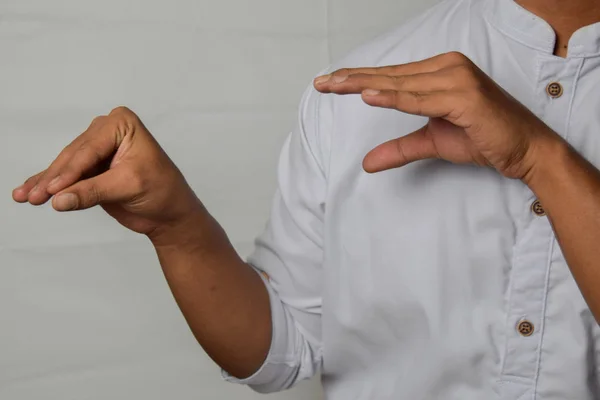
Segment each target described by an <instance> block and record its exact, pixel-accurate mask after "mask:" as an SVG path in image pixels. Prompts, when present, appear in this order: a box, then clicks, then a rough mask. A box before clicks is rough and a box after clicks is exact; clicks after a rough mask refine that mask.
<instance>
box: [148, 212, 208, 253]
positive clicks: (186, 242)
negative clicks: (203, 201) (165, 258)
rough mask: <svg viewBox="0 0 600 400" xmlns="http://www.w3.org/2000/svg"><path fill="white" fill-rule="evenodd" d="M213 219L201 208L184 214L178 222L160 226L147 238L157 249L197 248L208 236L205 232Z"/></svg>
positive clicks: (174, 221) (165, 223)
mask: <svg viewBox="0 0 600 400" xmlns="http://www.w3.org/2000/svg"><path fill="white" fill-rule="evenodd" d="M211 219H212V217H211V216H210V215H209V214H208V212H207V211H206V209H204V207H203V206H201V205H200V206H199V207H197V208H194V209H192V210H189V211H188V212H185V213H183V214H182V216H181V217H180V218H178V219H177V220H171V221H168V222H164V223H162V224H160V225H158V226H157V227H156V228H155V229H153V230H152V232H150V233H148V234H147V235H146V236H147V237H148V239H150V242H151V243H152V245H153V246H154V247H155V248H157V249H161V248H172V247H179V248H186V247H197V246H198V244H199V243H200V242H201V241H202V236H206V234H205V233H203V232H204V231H206V230H207V226H208V225H209V224H210V222H209V221H210V220H211Z"/></svg>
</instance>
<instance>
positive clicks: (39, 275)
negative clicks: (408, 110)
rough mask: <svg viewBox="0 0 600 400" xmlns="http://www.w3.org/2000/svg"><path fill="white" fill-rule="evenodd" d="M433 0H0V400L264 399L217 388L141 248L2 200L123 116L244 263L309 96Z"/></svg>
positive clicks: (91, 215) (132, 240) (86, 216)
mask: <svg viewBox="0 0 600 400" xmlns="http://www.w3.org/2000/svg"><path fill="white" fill-rule="evenodd" d="M434 2H437V0H427V1H424V0H420V1H418V2H417V1H412V0H301V1H300V0H103V1H98V0H96V1H92V0H0V135H2V141H1V142H0V189H1V196H0V399H2V400H37V399H43V400H70V399H73V400H88V399H90V400H92V399H93V400H100V399H102V400H108V399H110V400H121V399H122V400H167V399H169V400H170V399H173V400H186V399H258V398H261V396H260V395H258V394H255V393H253V392H251V391H250V390H249V389H247V388H245V387H241V386H236V385H231V384H227V383H224V382H222V381H221V378H220V374H219V369H218V368H217V367H216V366H215V365H214V364H213V363H212V361H210V359H209V358H208V357H207V356H206V355H205V354H204V352H203V351H202V349H201V348H200V347H199V346H198V345H197V343H196V342H195V341H194V339H193V337H192V335H191V333H190V332H189V330H188V328H187V325H186V324H185V322H184V320H183V318H182V316H181V314H180V312H179V310H178V309H177V307H176V305H175V303H174V301H173V298H172V296H171V293H170V292H169V290H168V288H167V285H166V283H165V281H164V278H163V276H162V272H161V270H160V267H159V265H158V262H157V260H156V258H155V254H154V252H153V249H152V248H151V246H150V245H149V243H148V242H147V241H146V240H145V238H143V237H140V236H137V235H135V234H132V233H130V232H127V231H126V230H125V229H124V228H122V227H121V226H119V225H118V224H117V223H116V222H114V221H113V220H111V219H110V218H109V217H107V216H106V215H104V214H103V212H102V211H101V210H100V209H93V210H89V211H86V212H78V213H72V214H59V213H56V212H54V211H53V210H52V209H51V208H50V207H49V206H48V205H46V206H41V207H32V206H27V205H17V204H13V202H12V200H11V189H12V188H13V187H15V186H17V185H19V184H20V183H22V181H23V180H24V179H25V178H26V177H28V176H30V175H32V174H34V173H36V172H38V171H39V170H41V169H44V168H45V167H46V166H47V165H48V163H49V162H50V161H52V159H53V158H54V157H55V156H56V155H57V154H58V152H59V151H60V150H61V149H62V148H63V147H64V146H65V145H66V144H68V143H69V142H70V141H71V140H72V139H73V138H74V137H75V136H76V135H78V134H79V133H80V132H82V131H83V130H85V129H86V128H87V126H88V125H89V123H90V121H91V120H92V119H93V118H94V117H95V116H96V115H100V114H106V113H108V112H109V111H110V110H111V109H112V108H114V107H115V106H118V105H127V106H129V107H130V108H132V109H133V110H134V111H136V112H137V113H138V114H139V115H140V117H141V118H142V119H143V121H144V122H145V123H146V125H147V126H148V128H149V129H150V131H151V132H153V134H154V135H155V136H156V137H157V138H158V140H159V142H160V143H161V144H162V145H163V146H164V148H165V149H166V151H167V152H168V153H169V154H170V155H171V157H172V158H173V159H174V160H175V162H176V163H177V164H178V165H179V166H180V168H181V169H182V170H183V172H184V173H185V175H186V177H187V178H188V180H189V182H190V184H191V185H192V186H193V187H194V189H195V190H196V192H197V193H198V195H199V196H200V198H201V199H202V200H203V201H204V203H205V204H206V206H207V207H208V209H209V210H210V211H211V212H212V213H213V215H215V216H216V217H217V218H218V220H219V221H220V222H221V223H222V225H223V226H224V227H225V229H226V230H227V232H228V233H229V235H230V238H231V240H232V242H233V243H234V245H235V247H236V248H237V249H238V251H239V252H240V253H242V254H243V255H247V254H248V253H249V252H250V251H251V249H252V242H253V239H254V237H255V236H256V234H257V233H259V232H260V230H261V229H262V228H263V226H264V224H265V221H266V217H267V213H268V210H269V207H270V202H271V197H272V195H273V192H274V189H275V169H274V168H275V165H276V161H277V157H278V153H279V148H280V146H281V144H282V142H283V140H284V138H285V137H286V135H287V134H288V132H289V131H290V129H291V128H292V126H293V124H294V123H295V121H296V108H297V105H298V102H299V99H300V96H301V94H302V92H303V90H304V89H305V87H306V86H307V85H308V84H310V82H311V80H312V78H313V77H314V76H315V74H317V72H319V71H320V70H322V69H324V68H325V67H327V66H328V65H329V63H330V62H331V60H335V59H337V58H339V57H340V56H341V55H343V54H344V53H346V52H347V51H348V50H350V49H351V48H353V47H355V46H356V45H358V44H361V43H363V42H365V41H366V40H368V39H370V38H372V37H374V36H375V35H377V34H379V33H382V32H384V31H386V30H388V29H389V28H391V27H394V26H396V25H399V24H401V23H402V22H403V21H405V20H407V19H408V18H410V17H412V16H414V15H415V14H416V13H418V12H419V11H421V10H422V9H424V8H426V7H428V6H430V5H432V4H433V3H434ZM268 398H269V397H268ZM270 398H271V399H281V400H283V399H289V400H291V399H318V398H321V391H320V387H319V384H318V381H317V380H315V381H314V382H308V383H303V384H301V385H299V387H298V388H296V389H294V390H292V391H288V392H286V393H282V394H276V395H272V396H271V397H270Z"/></svg>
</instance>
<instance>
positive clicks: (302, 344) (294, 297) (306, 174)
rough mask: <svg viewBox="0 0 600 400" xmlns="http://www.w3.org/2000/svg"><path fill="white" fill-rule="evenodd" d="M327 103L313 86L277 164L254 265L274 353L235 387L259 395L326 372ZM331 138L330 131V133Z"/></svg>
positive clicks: (249, 261)
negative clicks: (266, 300) (266, 303)
mask: <svg viewBox="0 0 600 400" xmlns="http://www.w3.org/2000/svg"><path fill="white" fill-rule="evenodd" d="M322 103H324V97H323V95H321V94H320V93H318V92H317V91H316V90H314V89H313V88H312V86H311V87H310V88H309V89H307V91H306V92H305V93H304V96H303V97H302V101H301V103H300V110H299V121H298V123H297V125H296V127H295V129H294V130H293V131H292V132H291V134H290V135H289V136H288V137H287V140H286V141H285V144H284V146H283V149H282V151H281V155H280V158H279V165H278V189H277V192H276V194H275V198H274V201H273V206H272V209H271V215H270V218H269V221H268V223H267V226H266V228H265V230H264V231H263V233H262V234H261V235H260V236H259V237H258V238H257V240H256V247H255V250H254V252H253V254H252V255H251V256H250V257H249V259H248V263H249V264H250V265H252V266H253V267H254V268H255V269H256V270H257V272H259V273H261V276H262V277H263V281H264V282H265V285H266V287H267V289H268V292H269V296H270V302H271V316H272V322H273V335H272V342H271V348H270V351H269V354H268V356H267V358H266V360H265V362H264V364H263V365H262V367H261V368H260V369H259V370H258V371H257V372H256V373H255V374H254V375H253V376H251V377H249V378H247V379H243V380H239V379H235V378H233V377H232V376H230V375H229V374H227V372H225V371H223V377H224V378H225V379H226V380H227V381H230V382H234V383H240V384H246V385H248V386H250V387H251V388H252V389H254V390H255V391H257V392H260V393H270V392H277V391H281V390H285V389H289V388H291V387H292V386H294V385H295V384H296V383H297V382H299V381H302V380H304V379H308V378H310V377H312V376H314V375H315V374H316V373H317V371H318V370H319V367H320V365H321V359H322V353H321V348H322V343H321V304H322V296H321V290H322V268H323V265H322V264H323V222H324V214H325V196H326V179H327V178H326V176H327V165H328V163H327V158H328V156H329V151H328V147H329V145H328V143H329V141H328V139H327V138H328V136H327V135H322V133H323V129H324V128H326V127H325V125H326V123H327V121H329V113H325V111H326V110H325V109H324V107H323V104H322ZM327 133H329V129H327Z"/></svg>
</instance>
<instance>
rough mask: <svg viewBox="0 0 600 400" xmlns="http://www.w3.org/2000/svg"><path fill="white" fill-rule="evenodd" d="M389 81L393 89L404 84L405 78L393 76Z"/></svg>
mask: <svg viewBox="0 0 600 400" xmlns="http://www.w3.org/2000/svg"><path fill="white" fill-rule="evenodd" d="M390 79H391V80H392V84H393V85H394V86H395V87H401V86H402V85H403V84H404V83H405V82H406V77H405V76H403V75H393V76H391V77H390Z"/></svg>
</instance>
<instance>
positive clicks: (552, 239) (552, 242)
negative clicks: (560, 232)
mask: <svg viewBox="0 0 600 400" xmlns="http://www.w3.org/2000/svg"><path fill="white" fill-rule="evenodd" d="M555 245H556V237H555V235H554V231H551V233H550V245H549V246H548V247H549V249H548V261H547V262H546V282H545V283H544V300H543V306H542V315H541V318H540V324H541V326H540V342H539V345H538V346H539V347H538V354H537V363H536V367H535V378H534V383H533V393H532V396H531V398H532V399H533V400H535V399H536V398H537V387H538V381H539V378H540V370H541V366H542V347H543V345H544V333H545V332H546V308H547V306H548V289H549V288H550V270H551V267H552V253H553V252H554V246H555Z"/></svg>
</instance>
